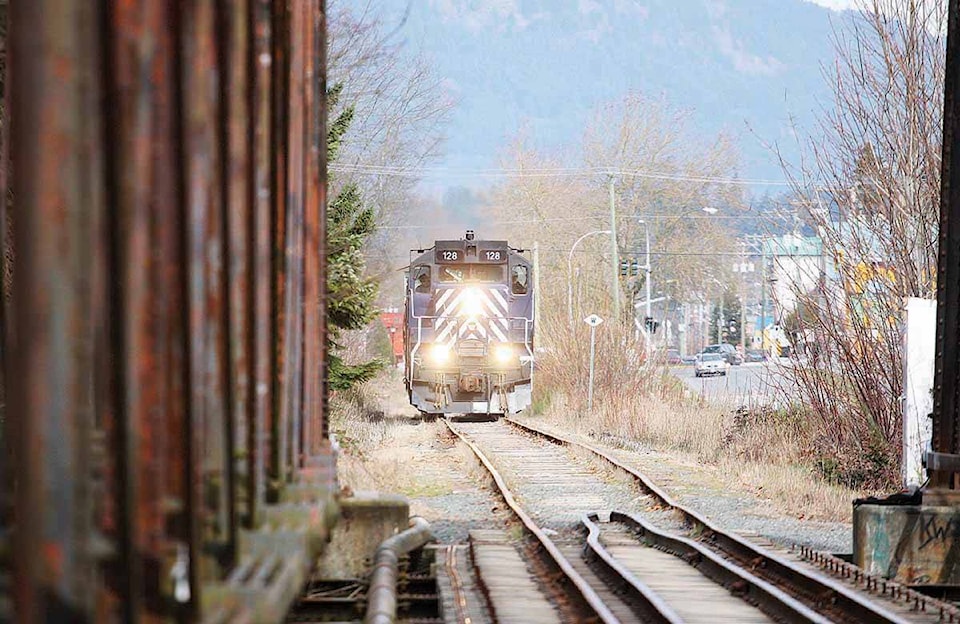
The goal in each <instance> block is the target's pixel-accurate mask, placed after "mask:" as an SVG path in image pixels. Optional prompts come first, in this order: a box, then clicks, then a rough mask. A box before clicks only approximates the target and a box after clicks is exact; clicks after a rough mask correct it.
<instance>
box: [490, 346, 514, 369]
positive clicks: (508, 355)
mask: <svg viewBox="0 0 960 624" xmlns="http://www.w3.org/2000/svg"><path fill="white" fill-rule="evenodd" d="M516 356H517V355H516V352H515V351H514V350H513V347H511V346H510V345H508V344H498V345H496V346H495V347H494V348H493V359H494V360H496V361H497V363H498V364H507V363H509V362H510V361H511V360H513V359H514V358H516Z"/></svg>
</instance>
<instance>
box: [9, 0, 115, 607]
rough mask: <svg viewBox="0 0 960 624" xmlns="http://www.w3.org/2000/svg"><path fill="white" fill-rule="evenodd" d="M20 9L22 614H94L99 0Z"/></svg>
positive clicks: (14, 399)
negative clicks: (92, 275)
mask: <svg viewBox="0 0 960 624" xmlns="http://www.w3.org/2000/svg"><path fill="white" fill-rule="evenodd" d="M10 8H11V25H12V27H11V28H10V31H9V33H10V43H11V59H12V61H13V62H14V63H15V66H14V67H13V68H12V71H11V74H12V75H13V76H19V80H17V84H16V87H15V88H12V89H11V91H12V96H13V97H12V111H11V118H12V119H14V120H16V122H15V123H14V125H12V126H11V129H12V145H11V147H12V150H13V160H14V161H15V162H16V163H17V165H16V166H17V171H16V177H15V179H14V180H13V186H14V192H15V195H16V197H17V205H18V207H19V213H20V214H19V217H18V218H17V220H16V223H15V234H14V240H15V246H16V249H17V271H16V279H15V282H14V286H13V289H14V293H13V297H14V300H15V302H16V305H15V306H14V308H13V310H12V323H11V327H10V330H11V331H10V335H9V336H8V338H9V340H8V345H9V346H10V348H11V354H10V355H11V359H10V370H16V371H17V383H16V384H10V386H9V388H8V390H9V400H10V410H9V418H10V422H11V424H12V425H13V426H14V431H13V432H12V435H13V437H14V438H15V440H14V445H15V447H16V449H17V453H16V465H15V473H16V476H15V478H16V483H17V501H16V527H15V535H14V539H13V543H14V546H15V548H16V552H15V563H14V565H15V574H14V583H15V587H14V595H15V608H16V618H15V619H16V621H18V622H26V623H29V622H40V621H48V622H49V621H85V620H86V621H89V620H90V619H91V618H92V614H93V606H94V605H93V601H94V598H95V590H96V588H95V586H94V584H93V582H92V580H93V578H94V577H93V575H92V574H90V573H89V570H91V569H92V567H93V561H92V560H91V554H90V550H89V548H88V547H87V546H88V544H89V536H90V532H91V531H90V529H91V527H90V520H91V518H90V516H89V514H85V513H83V512H84V511H85V510H86V509H88V508H89V505H90V503H91V500H90V491H89V487H90V480H89V479H88V478H87V475H88V474H89V472H88V470H89V468H90V464H89V457H88V454H87V451H88V449H89V446H90V439H91V436H90V434H91V425H92V423H93V422H94V409H93V407H94V396H93V392H92V387H91V383H90V375H91V371H92V370H93V368H94V354H93V340H91V328H92V327H93V325H94V318H93V316H92V310H93V308H94V306H93V302H92V301H91V294H92V293H91V291H90V290H89V289H88V288H87V287H88V274H87V271H88V269H89V267H90V264H91V259H92V258H93V257H94V255H95V250H96V245H97V232H96V231H95V229H94V227H95V226H96V224H97V223H98V222H99V219H100V215H102V213H103V211H104V205H103V201H102V200H103V195H102V181H103V176H102V171H101V170H100V169H99V165H100V163H101V162H102V161H101V158H100V152H99V149H98V147H97V146H98V144H99V141H98V139H99V136H98V130H99V125H98V124H97V123H96V120H98V119H99V115H98V111H97V110H96V106H97V105H98V102H99V97H98V96H99V80H98V79H99V75H98V73H97V67H98V60H99V53H100V50H99V45H98V44H99V34H100V33H99V27H100V24H101V17H102V16H101V14H100V8H101V6H100V4H99V3H97V2H90V1H89V0H36V1H34V2H16V3H13V6H11V7H10Z"/></svg>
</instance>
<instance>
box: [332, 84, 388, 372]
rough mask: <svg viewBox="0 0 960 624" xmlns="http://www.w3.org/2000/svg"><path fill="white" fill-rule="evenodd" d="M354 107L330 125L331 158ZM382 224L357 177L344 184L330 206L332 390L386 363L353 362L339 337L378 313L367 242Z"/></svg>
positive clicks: (336, 88)
mask: <svg viewBox="0 0 960 624" xmlns="http://www.w3.org/2000/svg"><path fill="white" fill-rule="evenodd" d="M342 89H343V85H342V84H337V85H334V86H333V87H332V88H330V89H329V90H328V92H327V102H328V104H329V106H330V108H333V107H335V106H336V104H337V101H338V100H339V97H340V93H341V91H342ZM353 116H354V107H352V106H348V107H345V108H344V109H343V111H342V112H340V113H339V114H338V115H337V116H336V118H335V119H334V120H333V121H332V122H331V123H330V127H329V129H328V131H327V159H328V162H333V161H335V160H336V158H337V156H338V154H339V152H340V147H341V146H342V144H343V137H344V135H345V134H346V132H347V130H348V129H349V128H350V123H351V122H352V121H353ZM375 227H376V223H375V219H374V211H373V208H372V207H371V206H367V205H366V204H365V203H364V201H363V194H362V192H361V190H360V187H359V186H357V184H356V183H354V182H351V183H349V184H347V185H345V186H344V187H343V189H342V190H341V191H340V193H338V194H337V196H336V197H335V198H334V199H333V200H332V201H331V202H330V205H329V207H328V209H327V272H328V273H327V295H328V298H327V302H328V303H327V325H328V335H329V337H330V343H329V354H330V355H329V369H328V379H329V383H330V389H331V390H345V389H347V388H350V387H351V386H353V385H354V384H357V383H363V382H364V381H366V380H368V379H370V378H371V377H373V376H374V375H375V374H376V373H377V371H379V370H380V369H381V368H382V367H383V364H384V363H383V361H382V360H379V359H374V360H370V361H367V362H362V363H359V364H347V363H346V362H344V361H343V358H342V357H341V356H340V351H341V346H340V345H339V344H338V343H337V339H338V337H339V336H340V335H341V333H342V332H343V331H344V330H352V329H362V328H363V327H365V326H366V325H367V324H368V323H370V321H372V320H373V319H375V318H376V316H377V308H376V305H375V302H376V299H377V291H378V285H377V282H376V281H375V280H373V279H370V278H369V277H366V276H365V275H364V273H365V271H364V269H365V266H366V261H365V258H364V254H363V245H364V243H365V241H366V240H367V238H368V237H369V236H370V235H371V234H372V233H373V231H374V229H375Z"/></svg>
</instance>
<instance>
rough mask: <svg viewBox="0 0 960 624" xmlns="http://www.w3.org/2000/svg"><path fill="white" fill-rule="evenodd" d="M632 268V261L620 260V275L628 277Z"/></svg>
mask: <svg viewBox="0 0 960 624" xmlns="http://www.w3.org/2000/svg"><path fill="white" fill-rule="evenodd" d="M629 270H630V263H629V262H628V261H627V260H621V261H620V277H626V276H627V274H628V272H629Z"/></svg>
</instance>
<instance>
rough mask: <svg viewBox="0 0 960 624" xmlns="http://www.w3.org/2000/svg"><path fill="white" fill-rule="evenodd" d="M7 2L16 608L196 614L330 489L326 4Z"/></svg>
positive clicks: (8, 387)
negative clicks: (252, 537)
mask: <svg viewBox="0 0 960 624" xmlns="http://www.w3.org/2000/svg"><path fill="white" fill-rule="evenodd" d="M11 10H12V12H11V15H10V28H9V32H10V33H11V41H10V43H11V45H10V49H11V60H12V66H11V69H10V72H9V76H10V77H11V80H5V84H6V85H10V84H11V82H12V86H11V88H10V89H9V93H10V94H11V95H12V102H11V104H12V109H11V110H12V113H11V120H12V125H11V126H10V128H11V130H12V138H10V139H9V140H8V138H7V133H6V127H7V126H6V124H3V128H4V134H3V136H2V138H3V144H2V146H0V150H2V151H0V159H2V160H4V161H5V157H4V156H3V155H4V154H5V153H6V150H7V149H8V148H9V149H11V154H12V160H13V162H15V163H16V169H15V171H14V172H13V175H12V176H10V177H9V182H10V184H11V186H12V189H13V196H14V201H13V209H12V212H13V215H14V218H13V222H14V229H15V233H14V236H13V240H12V246H13V251H14V252H15V256H14V257H15V262H14V269H15V271H14V276H15V277H14V281H13V290H12V294H11V296H10V312H11V314H10V318H9V319H6V320H4V319H3V318H2V317H0V328H2V332H0V333H2V340H3V347H4V349H3V353H4V358H5V362H4V365H5V366H4V373H5V374H4V375H3V381H4V382H6V380H9V381H10V383H4V384H3V388H2V390H3V391H4V392H5V393H6V396H7V397H8V405H9V408H8V409H7V411H6V422H7V423H8V424H9V428H10V431H9V435H7V432H5V433H4V439H5V442H9V451H10V452H9V453H8V454H5V459H7V458H12V462H11V465H10V471H11V472H12V477H13V478H12V479H4V480H3V481H5V482H9V483H4V484H0V487H5V488H6V491H5V492H4V500H7V498H8V497H9V495H10V494H11V490H13V494H14V495H15V497H16V501H15V508H16V512H15V517H14V518H13V519H12V521H13V527H12V528H13V533H12V537H11V543H12V544H14V545H15V548H16V552H15V555H14V557H13V572H14V578H15V583H14V588H13V592H14V602H15V611H16V621H18V622H40V621H51V620H61V619H64V618H69V619H71V620H73V621H90V622H94V621H95V622H100V621H131V622H139V621H158V622H159V621H198V620H201V619H203V618H204V617H207V616H208V615H209V614H208V613H205V612H204V611H203V607H202V606H201V605H207V604H211V603H210V600H204V598H203V596H204V592H205V591H208V588H209V587H212V586H214V585H216V584H218V583H222V582H223V581H224V579H227V578H231V571H232V570H233V569H234V567H235V566H236V564H237V561H238V559H239V555H240V552H239V536H240V534H241V531H243V530H248V531H249V530H255V529H256V528H257V527H258V526H259V523H260V521H261V520H262V518H263V517H264V515H265V512H266V504H267V501H268V496H269V497H271V498H272V500H277V499H279V497H280V495H281V494H282V492H283V490H284V488H285V487H286V485H287V484H289V483H291V482H293V481H302V480H303V479H304V474H305V473H304V468H305V467H309V469H310V471H311V472H310V482H311V483H313V484H319V485H321V486H326V487H327V488H328V489H331V490H332V489H333V488H334V486H335V485H334V479H333V476H332V470H331V467H332V465H333V457H332V451H331V449H330V444H329V441H328V440H327V423H326V404H325V396H326V395H325V386H324V380H323V377H324V375H325V370H326V367H325V357H326V352H325V344H326V332H325V327H326V326H325V301H324V294H325V292H326V289H325V279H326V267H325V257H326V256H325V249H324V242H323V241H324V236H325V219H326V216H325V183H326V170H325V166H326V164H325V156H326V140H325V137H326V134H325V122H324V119H325V98H324V94H325V82H324V60H323V50H324V45H325V33H324V28H325V19H324V16H325V13H324V11H325V6H324V2H323V0H237V1H234V2H227V1H226V0H165V1H156V0H123V1H120V0H31V1H30V2H26V1H22V2H14V3H13V6H12V7H11ZM5 78H6V77H5ZM18 78H19V79H18ZM0 183H2V184H3V185H5V184H6V183H7V171H6V169H4V173H3V175H2V176H0ZM5 189H6V187H5V186H4V190H5ZM4 212H5V211H4ZM0 221H2V222H3V225H5V224H6V221H5V220H4V219H2V218H0ZM2 235H3V232H2V228H0V240H4V239H3V238H2ZM5 257H6V256H5ZM3 294H4V298H6V294H7V293H6V289H5V288H4V291H3ZM6 456H9V457H6ZM317 466H323V467H325V472H323V473H322V475H323V477H324V479H325V480H324V479H321V480H319V481H318V479H317V478H316V470H315V468H316V467H317ZM3 467H4V468H6V464H4V466H3ZM0 502H2V501H0ZM302 559H303V560H304V561H307V560H309V557H307V556H306V553H304V556H303V557H302ZM291 578H296V575H292V576H291ZM281 594H282V595H284V596H286V595H288V594H289V592H279V593H278V594H277V595H281ZM238 605H239V603H230V604H229V605H227V606H224V605H220V606H219V607H218V608H219V609H221V611H218V613H220V614H222V613H224V611H223V609H226V610H227V611H229V610H230V609H234V608H241V607H240V606H238ZM279 606H282V605H279Z"/></svg>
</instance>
